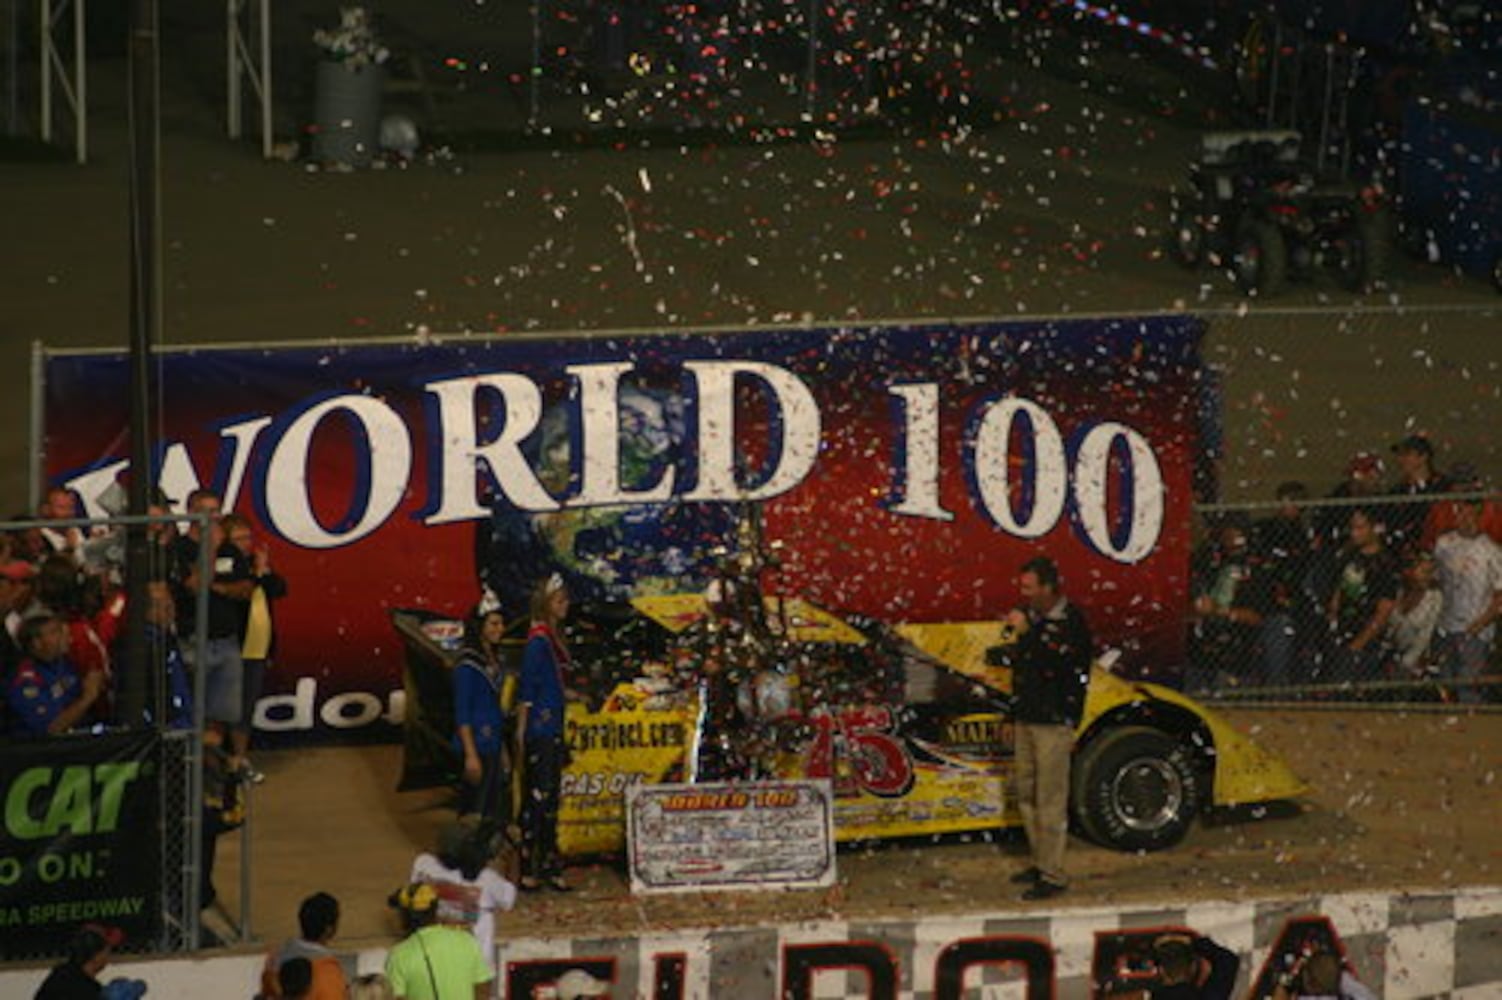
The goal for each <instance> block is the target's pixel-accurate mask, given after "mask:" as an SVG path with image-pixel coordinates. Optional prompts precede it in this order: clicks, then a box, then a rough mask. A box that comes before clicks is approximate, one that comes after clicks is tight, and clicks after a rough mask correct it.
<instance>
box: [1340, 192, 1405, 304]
mask: <svg viewBox="0 0 1502 1000" xmlns="http://www.w3.org/2000/svg"><path fill="white" fill-rule="evenodd" d="M1342 244H1343V245H1342V247H1341V259H1340V260H1339V261H1338V262H1337V266H1338V268H1339V271H1340V283H1341V285H1343V286H1344V287H1345V288H1346V289H1348V290H1349V291H1353V292H1365V291H1370V290H1371V289H1373V288H1376V287H1378V286H1379V285H1381V284H1383V283H1384V282H1386V281H1387V278H1388V275H1389V274H1390V273H1391V271H1392V250H1393V238H1392V223H1391V220H1390V218H1389V217H1388V214H1387V213H1386V212H1359V214H1357V215H1356V217H1355V219H1354V220H1353V221H1352V223H1351V230H1350V232H1349V233H1348V234H1347V235H1346V237H1345V239H1344V240H1343V241H1342Z"/></svg>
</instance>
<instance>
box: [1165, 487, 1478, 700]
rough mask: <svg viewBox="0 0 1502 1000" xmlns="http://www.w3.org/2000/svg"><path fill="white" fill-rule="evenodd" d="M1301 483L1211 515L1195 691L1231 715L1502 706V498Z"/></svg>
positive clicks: (1190, 663) (1197, 565) (1191, 631)
mask: <svg viewBox="0 0 1502 1000" xmlns="http://www.w3.org/2000/svg"><path fill="white" fill-rule="evenodd" d="M1353 471H1354V472H1356V473H1362V474H1360V475H1353V477H1352V479H1351V481H1350V482H1349V483H1348V484H1347V486H1346V487H1344V488H1342V489H1341V490H1339V491H1338V492H1340V493H1342V494H1343V495H1341V496H1335V497H1330V498H1327V499H1323V500H1307V499H1303V497H1302V490H1301V489H1300V488H1298V487H1297V484H1287V486H1286V487H1285V488H1284V489H1282V490H1280V491H1279V492H1280V494H1286V495H1282V496H1281V497H1280V499H1278V500H1275V501H1272V502H1267V503H1244V504H1215V505H1203V506H1201V507H1199V508H1198V512H1199V515H1200V517H1201V524H1200V525H1199V528H1200V531H1199V541H1198V544H1197V545H1196V548H1195V552H1194V555H1193V558H1192V560H1191V565H1190V571H1189V581H1188V588H1187V596H1188V606H1187V636H1186V640H1187V641H1186V654H1187V655H1186V664H1185V667H1184V671H1183V676H1182V683H1183V688H1184V690H1185V692H1186V693H1188V694H1190V695H1194V696H1197V697H1202V698H1206V699H1208V700H1212V701H1214V700H1220V701H1231V702H1238V703H1242V702H1253V701H1258V702H1280V701H1281V702H1287V701H1299V702H1320V701H1332V702H1352V701H1355V702H1387V703H1401V704H1419V703H1431V704H1432V703H1447V704H1463V705H1488V704H1492V705H1495V704H1498V703H1499V702H1502V664H1499V662H1498V655H1497V644H1496V642H1495V638H1494V637H1495V633H1496V631H1497V628H1496V622H1495V619H1496V617H1497V615H1498V610H1499V601H1498V595H1499V594H1502V556H1499V554H1498V553H1499V549H1498V546H1497V541H1496V540H1497V539H1498V538H1499V537H1502V494H1499V493H1497V492H1495V491H1487V490H1481V489H1471V490H1468V491H1465V492H1454V491H1452V492H1446V493H1415V494H1411V495H1390V494H1382V493H1376V492H1366V490H1367V489H1369V484H1368V485H1363V483H1364V482H1365V479H1366V478H1367V477H1366V476H1365V474H1364V470H1360V469H1353Z"/></svg>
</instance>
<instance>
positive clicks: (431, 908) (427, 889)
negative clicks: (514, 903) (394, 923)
mask: <svg viewBox="0 0 1502 1000" xmlns="http://www.w3.org/2000/svg"><path fill="white" fill-rule="evenodd" d="M388 902H389V903H390V904H391V905H392V906H394V907H395V908H396V909H397V911H398V912H399V913H401V916H402V924H403V928H404V929H405V931H406V934H407V936H406V937H405V938H403V939H402V940H401V941H399V942H398V943H397V944H396V945H395V946H394V947H393V948H392V949H391V951H390V952H388V953H387V955H386V980H387V982H388V983H389V984H390V986H391V995H392V996H394V997H396V1000H467V998H470V997H473V998H474V1000H486V998H487V997H489V996H490V994H491V984H492V983H493V982H494V980H495V974H494V973H493V972H491V971H490V965H489V963H488V962H487V961H486V960H485V955H484V954H483V953H482V952H481V950H480V946H479V944H478V943H476V941H475V939H474V938H473V937H472V936H471V935H470V933H469V931H467V930H463V929H461V928H458V927H453V926H450V925H448V924H445V923H442V922H441V921H440V920H439V918H438V902H439V896H438V890H437V889H436V888H435V887H434V886H432V885H428V884H427V883H423V882H414V883H410V884H408V885H406V886H403V887H402V888H401V889H398V890H397V891H396V892H395V893H393V894H392V895H391V898H390V899H389V900H388Z"/></svg>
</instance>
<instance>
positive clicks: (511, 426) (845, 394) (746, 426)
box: [44, 317, 1212, 729]
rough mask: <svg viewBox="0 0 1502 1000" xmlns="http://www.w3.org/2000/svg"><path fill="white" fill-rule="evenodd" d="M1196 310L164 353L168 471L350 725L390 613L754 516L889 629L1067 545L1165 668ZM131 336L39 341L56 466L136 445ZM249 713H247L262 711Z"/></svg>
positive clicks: (1087, 578) (79, 480) (1191, 462)
mask: <svg viewBox="0 0 1502 1000" xmlns="http://www.w3.org/2000/svg"><path fill="white" fill-rule="evenodd" d="M1201 335H1202V325H1201V324H1200V322H1199V321H1197V320H1195V319H1193V318H1190V317H1129V318H1115V319H1088V320H1071V321H1048V322H1037V321H1034V322H1013V323H974V324H972V323H966V324H959V323H938V324H933V325H921V326H920V325H909V326H853V327H840V328H817V329H776V330H762V331H754V330H753V331H744V332H729V333H712V334H711V333H670V334H668V333H665V334H655V335H654V334H621V335H599V334H595V335H588V336H584V335H579V336H572V337H548V338H543V337H535V338H529V337H524V336H508V337H504V338H496V339H486V338H478V337H477V338H467V337H463V338H453V339H444V340H432V341H417V340H408V341H391V342H385V343H374V344H358V345H355V344H352V345H345V346H302V345H286V346H278V347H267V348H236V349H213V348H201V349H195V350H171V351H165V352H163V353H162V354H161V355H160V368H159V373H160V374H159V377H160V387H161V398H162V400H163V404H162V410H163V416H162V424H163V427H164V438H165V440H164V441H163V442H162V443H161V446H160V448H159V451H158V459H157V468H156V469H155V470H154V474H155V476H156V478H157V480H158V482H159V483H160V484H161V486H162V488H163V489H164V490H165V491H166V493H167V494H168V496H170V497H173V498H175V499H176V500H178V501H179V502H181V501H182V500H183V499H184V498H185V497H186V496H187V494H188V492H189V491H190V490H192V489H193V488H195V487H197V486H200V485H204V486H212V487H213V488H215V489H216V490H218V491H219V492H221V493H222V494H223V495H224V497H225V501H226V508H227V509H230V510H237V511H240V512H242V513H246V514H248V515H249V516H250V517H251V518H252V520H253V521H254V522H255V523H256V525H257V527H258V528H259V529H260V531H261V533H262V535H263V537H264V540H266V541H269V542H270V545H271V549H272V552H273V556H274V565H275V567H276V569H277V570H278V572H280V573H281V574H282V575H283V576H284V577H286V578H287V580H288V583H289V587H290V592H289V594H288V596H287V597H286V598H285V599H284V600H283V601H281V602H279V605H278V612H277V627H278V634H279V639H278V649H279V663H278V664H277V667H276V669H275V671H274V672H273V674H272V676H271V678H270V680H269V689H268V693H269V694H271V695H273V696H275V699H276V700H274V702H273V704H277V705H279V706H280V709H279V710H278V711H277V712H273V713H272V714H271V715H270V716H267V715H266V712H265V711H263V713H262V715H263V716H266V718H265V719H264V720H263V721H266V722H267V723H268V724H269V725H270V727H271V728H280V729H310V728H322V727H325V726H327V727H332V728H336V729H349V728H355V727H358V726H363V725H366V724H369V723H373V722H378V721H380V720H381V719H382V718H383V717H384V716H386V715H388V714H389V709H390V698H391V695H392V693H393V692H395V691H398V690H399V688H400V681H401V667H402V649H401V644H400V642H399V641H398V638H397V636H396V634H395V633H394V631H393V629H392V627H391V624H390V619H389V612H390V611H391V609H393V608H398V607H404V608H430V609H435V610H439V611H441V612H443V613H445V614H450V615H454V616H459V615H462V614H463V613H464V612H465V611H466V610H468V609H469V608H472V607H473V606H474V605H475V604H476V602H477V601H478V600H479V599H480V597H481V595H482V588H485V587H488V588H489V589H490V590H492V591H493V592H494V593H495V595H496V596H497V597H498V598H499V599H500V601H501V604H502V607H503V609H504V610H505V612H506V613H507V615H508V616H509V617H517V616H521V615H524V614H525V613H526V611H525V607H526V604H525V597H526V594H527V591H528V590H529V588H530V587H531V586H532V585H533V584H534V583H535V582H536V581H537V580H539V579H541V578H543V577H544V576H546V575H547V574H549V573H552V572H561V573H563V574H564V575H565V576H566V577H567V578H568V580H569V582H570V585H571V588H572V589H573V590H574V592H575V594H576V595H577V596H578V597H579V598H580V599H582V600H584V601H606V600H614V599H623V598H625V597H628V596H633V595H640V594H644V593H669V592H675V591H682V590H685V589H697V588H700V587H702V586H703V585H704V584H705V582H706V580H707V571H708V570H709V569H710V567H711V566H712V565H713V563H714V561H715V560H716V559H720V558H723V557H724V555H725V553H727V552H733V551H734V550H735V549H736V546H737V544H738V542H739V541H740V539H738V538H737V524H738V523H741V522H742V519H740V518H738V517H737V512H738V511H740V510H743V509H744V508H745V506H746V505H756V506H757V507H758V508H759V509H760V511H761V513H762V515H763V524H764V533H765V538H766V540H768V541H773V542H777V543H780V545H781V560H780V562H781V568H780V570H779V571H778V572H777V573H776V574H775V577H774V578H773V579H772V580H770V581H769V582H770V583H771V585H772V586H773V587H775V588H777V589H779V590H781V591H783V592H785V593H790V594H796V595H799V596H803V597H806V598H808V599H810V600H811V601H813V602H814V603H816V604H819V605H822V606H825V607H828V608H830V609H832V610H836V611H841V612H847V613H858V614H865V615H870V616H873V617H876V618H880V619H883V620H886V621H893V622H897V621H905V622H931V621H961V620H973V619H991V618H996V617H998V616H999V615H1000V613H1001V612H1002V611H1003V610H1005V609H1006V608H1008V607H1010V606H1012V605H1013V604H1014V603H1015V601H1016V598H1017V594H1016V586H1015V575H1016V571H1017V568H1018V566H1019V565H1020V564H1021V563H1022V562H1023V561H1025V560H1026V559H1027V558H1030V557H1031V556H1033V555H1036V554H1040V553H1042V554H1047V555H1050V556H1052V557H1053V558H1054V559H1055V560H1057V561H1058V563H1059V564H1060V567H1061V569H1062V571H1063V574H1064V577H1065V584H1066V589H1067V590H1068V591H1069V592H1071V593H1072V594H1073V595H1074V596H1075V597H1076V598H1077V599H1078V600H1079V601H1080V603H1081V604H1082V605H1084V607H1085V608H1086V610H1087V611H1088V613H1089V615H1090V618H1091V621H1092V624H1093V626H1094V628H1095V631H1096V633H1097V634H1098V636H1099V637H1100V640H1101V642H1102V644H1104V645H1111V646H1114V647H1117V648H1120V649H1122V650H1123V662H1124V663H1125V664H1126V665H1127V667H1128V668H1129V669H1132V670H1136V671H1139V672H1142V673H1149V674H1151V673H1159V672H1161V671H1162V669H1163V668H1164V667H1166V666H1169V665H1172V664H1175V663H1177V659H1178V656H1179V652H1180V647H1181V644H1182V620H1183V594H1184V588H1185V574H1186V571H1187V564H1188V553H1189V544H1190V539H1189V526H1190V504H1191V502H1192V500H1193V496H1192V487H1193V478H1194V473H1195V463H1196V462H1197V461H1198V460H1199V456H1200V455H1201V453H1202V445H1203V441H1202V435H1203V433H1205V427H1204V424H1203V419H1204V415H1205V414H1206V413H1207V412H1211V409H1212V408H1209V407H1206V406H1204V405H1203V399H1204V396H1205V394H1206V392H1207V391H1208V382H1207V376H1206V373H1205V371H1204V370H1203V367H1202V365H1201V361H1200V354H1199V344H1200V338H1201ZM126 377H127V361H126V358H125V357H124V355H106V354H64V353H58V354H51V355H49V356H48V358H47V363H46V367H45V382H46V384H45V402H44V405H45V449H46V473H47V477H48V480H49V482H52V483H59V484H63V485H67V486H70V487H72V488H74V489H76V490H77V491H78V492H79V494H80V496H81V497H82V499H83V500H84V502H85V504H86V506H87V507H88V508H89V509H90V512H91V513H99V512H100V511H99V508H98V503H97V498H98V497H99V495H100V494H101V493H102V492H103V490H104V489H105V488H106V487H107V486H109V485H110V484H111V483H112V482H114V481H115V479H116V477H117V476H118V475H119V474H120V472H121V471H122V470H123V469H124V467H125V456H126V455H127V454H128V449H129V442H128V440H127V426H128V420H127V412H126V402H125V401H126V399H127V393H126V388H125V387H126ZM265 707H266V706H265V704H264V703H263V709H264V708H265Z"/></svg>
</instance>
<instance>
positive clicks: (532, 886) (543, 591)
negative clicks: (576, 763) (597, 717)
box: [517, 573, 571, 892]
mask: <svg viewBox="0 0 1502 1000" xmlns="http://www.w3.org/2000/svg"><path fill="white" fill-rule="evenodd" d="M568 608H569V594H568V587H567V586H565V585H564V582H563V577H562V576H560V575H559V574H557V573H554V574H553V575H552V576H550V577H548V578H547V579H546V580H544V581H542V582H541V583H540V584H538V586H537V588H536V590H534V591H533V593H532V629H531V631H530V632H528V633H527V646H526V651H525V653H524V654H523V656H522V679H521V690H520V692H519V699H520V706H519V709H518V712H517V729H518V731H519V732H521V734H522V742H523V746H524V747H525V753H524V760H525V772H524V778H525V790H524V792H523V796H522V824H521V825H522V844H523V857H522V871H523V874H522V877H521V888H522V889H523V890H524V891H527V892H533V891H536V890H537V889H540V888H542V886H543V885H544V884H547V885H550V886H552V887H553V888H554V889H557V890H558V891H559V892H567V891H569V889H570V888H571V886H570V885H569V884H568V883H567V882H565V881H564V880H563V867H562V861H561V860H560V858H559V855H558V805H559V799H560V795H561V791H562V783H563V767H564V764H565V757H566V748H565V746H564V742H563V713H564V708H565V705H566V703H567V697H568V696H567V688H566V686H565V680H564V672H565V671H566V670H568V669H569V666H570V663H571V661H570V657H569V651H568V646H566V645H565V644H564V642H563V636H562V634H561V632H560V629H561V627H562V624H563V619H564V618H565V617H566V616H567V615H568Z"/></svg>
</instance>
